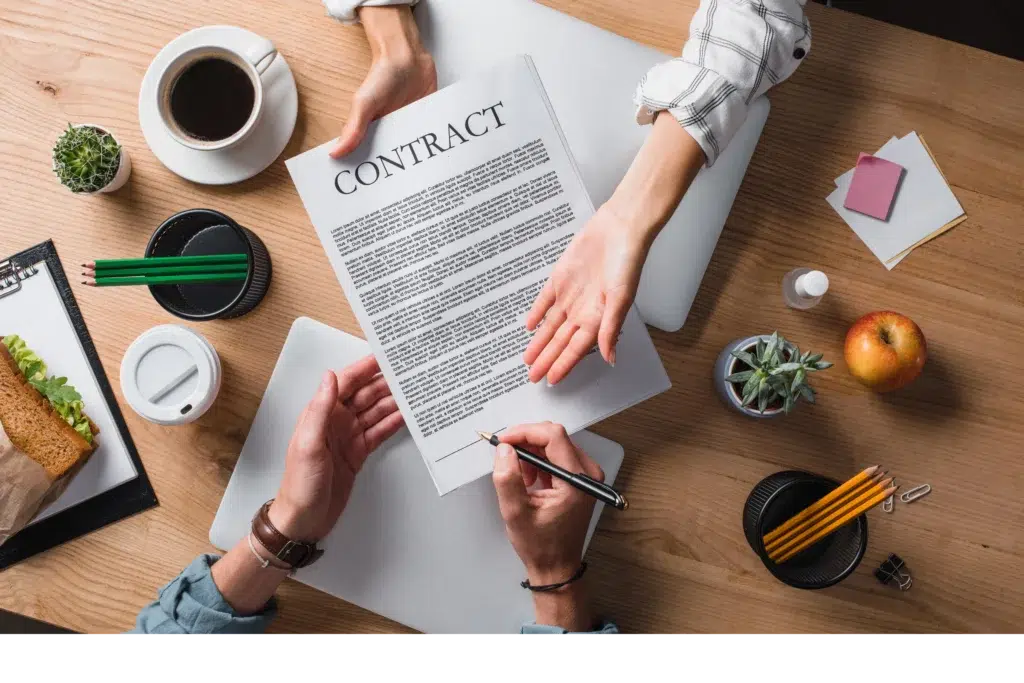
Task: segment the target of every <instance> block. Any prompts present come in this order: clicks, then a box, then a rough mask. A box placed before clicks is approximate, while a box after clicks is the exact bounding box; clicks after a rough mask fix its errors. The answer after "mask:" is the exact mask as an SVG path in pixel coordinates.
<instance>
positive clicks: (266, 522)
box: [252, 498, 324, 569]
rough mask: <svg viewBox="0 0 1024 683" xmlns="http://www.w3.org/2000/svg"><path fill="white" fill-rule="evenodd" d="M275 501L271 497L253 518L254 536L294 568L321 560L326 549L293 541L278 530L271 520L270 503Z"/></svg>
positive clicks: (314, 544) (268, 550)
mask: <svg viewBox="0 0 1024 683" xmlns="http://www.w3.org/2000/svg"><path fill="white" fill-rule="evenodd" d="M273 502H274V499H273V498H271V499H270V500H268V501H267V502H266V503H264V504H263V507H261V508H260V509H259V512H257V513H256V516H255V517H253V518H252V535H253V537H254V538H255V539H256V540H257V541H259V542H260V545H262V546H263V547H264V548H266V549H267V552H269V553H270V554H271V555H273V556H274V557H276V558H277V559H278V560H280V561H281V562H284V563H285V564H286V565H288V566H289V567H291V568H292V569H301V568H302V567H308V566H309V565H311V564H313V563H314V562H316V561H317V560H319V559H320V556H321V555H323V554H324V551H323V549H322V548H318V547H317V545H316V543H305V542H303V541H293V540H291V539H290V538H288V537H287V536H285V535H284V534H282V533H281V532H280V531H278V530H277V527H275V526H274V523H273V522H271V521H270V514H269V512H270V504H271V503H273Z"/></svg>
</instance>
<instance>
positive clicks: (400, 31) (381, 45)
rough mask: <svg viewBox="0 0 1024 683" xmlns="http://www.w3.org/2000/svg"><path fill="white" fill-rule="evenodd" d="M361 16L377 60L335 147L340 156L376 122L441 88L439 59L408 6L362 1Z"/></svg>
mask: <svg viewBox="0 0 1024 683" xmlns="http://www.w3.org/2000/svg"><path fill="white" fill-rule="evenodd" d="M359 19H360V21H362V23H363V26H364V27H365V28H366V37H367V39H368V40H369V42H370V51H371V53H372V55H373V62H372V64H371V65H370V71H369V72H368V73H367V74H366V79H365V80H364V81H363V84H362V85H361V86H360V87H359V90H357V91H356V93H355V95H354V96H353V98H352V107H351V109H350V110H349V114H348V121H346V123H345V127H344V128H343V129H342V131H341V136H340V137H339V138H338V143H337V145H335V147H334V149H332V150H331V156H332V157H334V158H335V159H337V158H339V157H343V156H345V155H346V154H349V153H350V152H352V150H354V149H355V148H356V147H358V146H359V143H361V142H362V141H363V137H365V135H366V129H367V127H369V125H370V123H372V122H373V121H375V120H376V119H379V118H380V117H382V116H384V115H385V114H390V113H391V112H393V111H395V110H396V109H401V108H402V107H404V106H405V105H407V104H409V103H411V102H415V101H416V100H418V99H420V98H421V97H423V96H425V95H429V94H430V93H432V92H434V91H435V90H437V71H436V70H435V69H434V59H433V58H432V57H431V56H430V53H429V52H427V51H426V49H425V48H424V47H423V44H422V43H421V42H420V34H419V28H417V26H416V22H415V21H414V20H413V18H412V10H411V9H410V8H409V7H408V6H402V7H362V8H360V9H359Z"/></svg>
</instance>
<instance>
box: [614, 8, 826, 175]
mask: <svg viewBox="0 0 1024 683" xmlns="http://www.w3.org/2000/svg"><path fill="white" fill-rule="evenodd" d="M806 2H807V0H701V4H700V8H699V9H698V10H697V12H696V14H694V16H693V21H692V22H691V23H690V38H689V40H687V41H686V44H685V45H684V46H683V53H682V56H681V57H678V58H676V59H673V60H670V61H667V62H664V63H662V64H658V65H657V66H655V67H654V68H652V69H651V70H650V71H648V72H647V75H646V76H644V78H643V80H641V81H640V84H639V85H638V86H637V90H636V95H635V97H634V101H635V103H636V105H637V107H638V109H637V115H636V118H637V122H638V123H641V124H646V123H651V122H652V121H653V120H654V117H655V116H656V115H657V114H658V112H661V111H668V112H669V113H671V114H672V116H674V117H675V119H676V120H677V121H679V123H680V125H682V126H683V128H685V129H686V131H687V132H688V133H689V134H690V135H691V136H693V139H694V140H696V141H697V143H698V144H700V146H701V148H702V149H703V150H704V154H705V155H706V156H707V163H708V166H710V165H712V164H713V163H714V162H715V160H716V159H717V158H718V156H719V154H721V153H722V150H724V149H725V148H726V146H727V145H728V144H729V141H730V140H731V139H732V137H733V135H734V134H735V133H736V131H737V130H738V129H739V128H740V126H741V125H743V122H744V120H746V117H747V110H748V108H749V105H750V103H751V101H753V100H754V98H756V97H757V96H759V95H762V94H763V93H765V92H766V91H767V90H768V89H769V88H771V87H772V86H773V85H776V84H778V83H781V82H782V81H784V80H786V79H787V78H789V76H790V75H792V73H793V72H794V71H796V68H797V66H799V65H800V62H801V61H802V60H803V59H804V57H806V56H807V54H808V53H809V52H810V50H811V26H810V24H809V23H808V22H807V17H806V16H805V15H804V4H805V3H806Z"/></svg>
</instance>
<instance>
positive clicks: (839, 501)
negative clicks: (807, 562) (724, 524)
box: [764, 472, 886, 554]
mask: <svg viewBox="0 0 1024 683" xmlns="http://www.w3.org/2000/svg"><path fill="white" fill-rule="evenodd" d="M885 474H886V473H885V472H878V473H876V474H875V475H873V476H872V477H870V478H869V479H868V480H867V481H864V482H861V483H860V484H858V485H857V486H855V487H854V488H852V489H850V490H849V492H848V493H847V494H844V495H842V496H840V497H839V498H836V499H835V501H833V502H832V503H830V504H829V505H827V506H826V507H824V508H822V509H821V510H819V511H818V512H816V513H814V514H813V515H811V516H810V517H808V518H807V520H806V521H803V522H801V523H800V524H797V525H796V526H794V527H793V528H792V529H790V530H789V531H787V532H786V533H784V534H782V535H781V536H779V537H777V538H775V540H773V541H772V542H771V543H767V544H765V546H764V549H765V551H766V552H768V553H769V554H773V553H774V552H775V551H776V549H778V548H779V547H781V546H782V545H783V544H785V543H788V542H789V541H791V540H793V538H794V537H795V536H798V535H800V534H802V533H803V532H805V531H807V529H808V527H811V526H814V525H815V524H817V523H818V522H819V521H821V520H822V519H824V518H825V517H828V516H829V515H831V514H832V513H833V512H835V511H836V510H838V509H839V508H841V507H844V506H845V505H846V503H847V502H848V501H850V500H853V499H855V498H858V497H860V496H861V495H862V494H863V493H864V492H866V491H868V490H869V489H871V488H873V487H875V486H878V485H879V483H880V482H881V481H882V480H883V479H885Z"/></svg>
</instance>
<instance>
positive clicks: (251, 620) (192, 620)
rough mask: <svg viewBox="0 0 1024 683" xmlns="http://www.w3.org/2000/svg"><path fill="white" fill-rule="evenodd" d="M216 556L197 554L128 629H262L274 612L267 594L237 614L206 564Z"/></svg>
mask: <svg viewBox="0 0 1024 683" xmlns="http://www.w3.org/2000/svg"><path fill="white" fill-rule="evenodd" d="M219 559H220V558H219V557H218V556H217V555H200V556H199V557H197V558H196V559H195V560H193V561H192V564H190V565H189V566H188V567H186V568H185V571H183V572H182V573H181V574H179V575H178V577H177V578H176V579H174V580H173V581H171V582H170V583H169V584H167V585H166V586H164V587H163V588H161V589H160V592H159V593H158V597H157V600H156V602H152V603H150V604H149V605H146V607H144V608H143V609H142V611H141V612H139V616H138V618H137V619H136V620H135V628H134V629H132V630H131V631H129V633H262V632H263V631H264V630H265V629H266V627H267V625H268V624H269V623H270V621H271V620H272V619H273V618H274V615H275V614H277V602H276V601H275V600H274V599H273V598H271V600H270V602H268V603H267V604H266V606H265V607H264V608H263V610H262V611H261V612H259V613H257V614H253V615H250V616H246V617H243V616H240V615H239V614H238V613H237V612H236V611H235V610H234V609H233V608H232V607H231V605H229V604H228V603H227V601H225V600H224V596H223V595H221V593H220V590H219V589H218V588H217V584H215V583H214V582H213V577H212V576H211V575H210V568H211V567H212V566H213V564H214V563H215V562H216V561H217V560H219Z"/></svg>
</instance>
